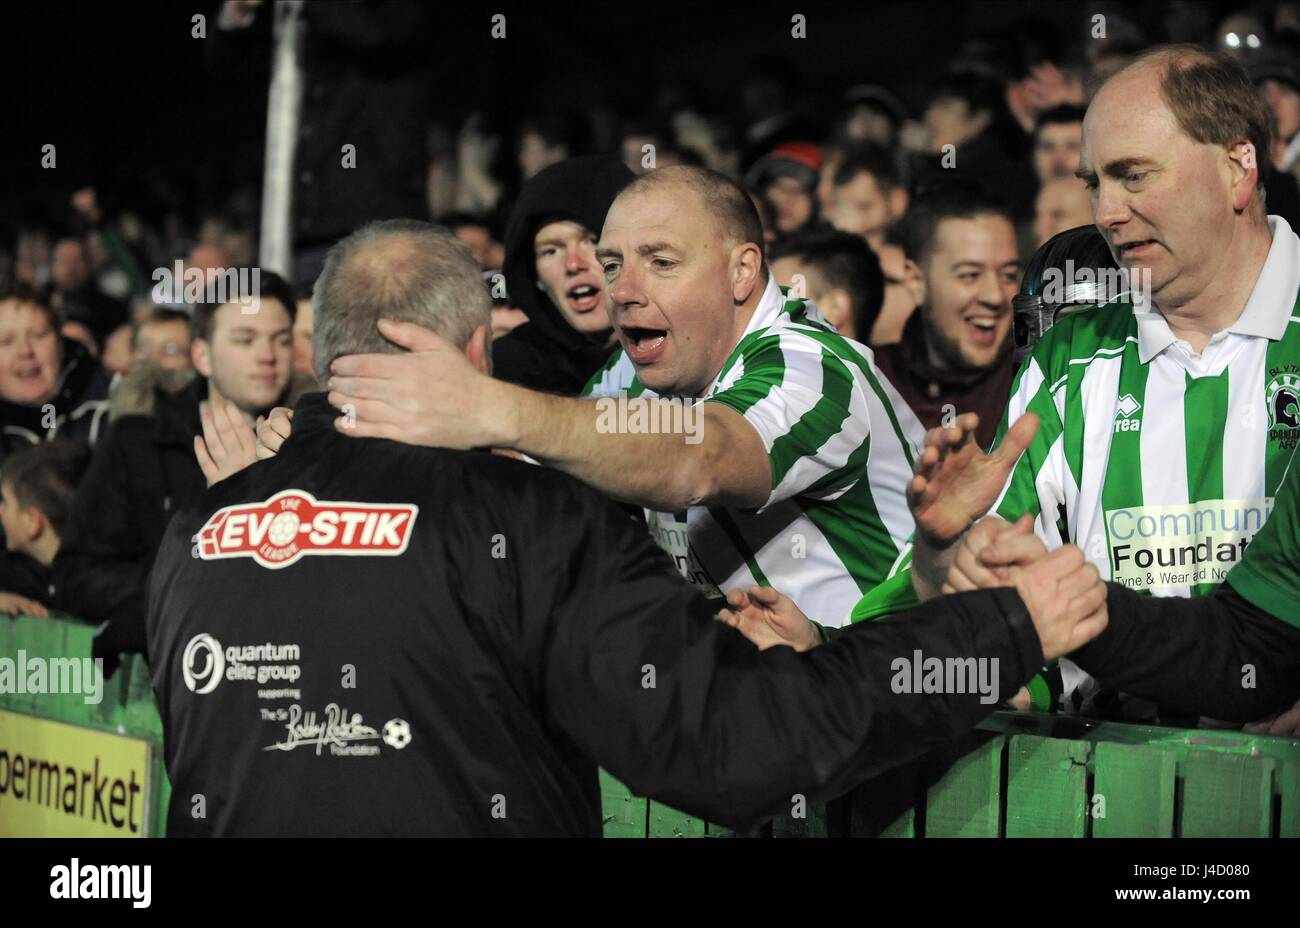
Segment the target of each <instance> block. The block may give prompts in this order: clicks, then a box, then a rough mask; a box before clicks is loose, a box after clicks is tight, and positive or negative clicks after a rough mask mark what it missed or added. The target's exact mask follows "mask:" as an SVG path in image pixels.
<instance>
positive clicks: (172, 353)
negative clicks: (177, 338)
mask: <svg viewBox="0 0 1300 928" xmlns="http://www.w3.org/2000/svg"><path fill="white" fill-rule="evenodd" d="M188 351H189V346H188V345H182V344H180V343H179V342H164V343H163V344H161V345H158V346H157V347H155V348H150V347H148V346H145V345H137V346H136V348H135V359H136V360H137V361H152V360H161V359H162V358H175V357H179V356H180V355H183V354H185V353H186V352H188Z"/></svg>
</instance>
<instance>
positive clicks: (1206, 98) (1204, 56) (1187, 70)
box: [1092, 45, 1273, 191]
mask: <svg viewBox="0 0 1300 928" xmlns="http://www.w3.org/2000/svg"><path fill="white" fill-rule="evenodd" d="M1154 104H1160V106H1159V107H1157V106H1155V105H1154ZM1092 105H1093V106H1094V107H1101V106H1127V107H1129V108H1131V109H1135V110H1137V109H1139V108H1146V109H1147V110H1148V113H1150V114H1154V113H1156V112H1158V111H1159V109H1161V108H1163V109H1166V110H1168V112H1169V114H1170V116H1171V117H1172V118H1173V120H1174V122H1175V123H1176V124H1177V126H1178V127H1179V129H1181V130H1182V131H1183V132H1184V133H1186V134H1187V135H1188V136H1190V137H1191V138H1192V139H1194V140H1195V141H1197V142H1200V143H1202V144H1207V145H1219V146H1229V145H1233V144H1236V143H1239V142H1242V141H1246V142H1249V143H1250V144H1251V145H1252V146H1254V154H1255V157H1254V160H1255V163H1256V165H1257V169H1258V172H1259V178H1258V183H1257V187H1258V189H1259V190H1260V191H1262V190H1263V189H1264V179H1265V177H1266V176H1267V172H1268V170H1269V152H1270V150H1271V147H1272V140H1273V139H1272V124H1271V121H1270V117H1269V112H1268V104H1267V103H1266V102H1265V101H1264V99H1263V97H1262V96H1261V95H1260V94H1259V93H1258V92H1257V91H1256V90H1255V87H1254V85H1253V84H1252V83H1251V81H1250V77H1249V76H1248V75H1247V73H1246V71H1245V69H1244V68H1242V66H1241V65H1240V64H1238V63H1237V62H1236V61H1234V60H1233V59H1231V58H1229V57H1228V56H1226V55H1221V54H1215V53H1212V52H1208V51H1206V50H1205V49H1203V48H1200V47H1199V46H1196V45H1158V46H1156V47H1154V48H1151V49H1148V50H1147V51H1145V52H1143V53H1142V54H1141V55H1138V56H1137V57H1136V58H1135V59H1134V60H1133V61H1132V62H1131V63H1130V64H1128V65H1127V66H1126V67H1124V68H1123V69H1121V70H1120V71H1118V72H1116V73H1115V74H1114V75H1113V76H1112V77H1111V78H1110V79H1109V80H1107V81H1106V82H1105V83H1104V84H1102V85H1101V88H1100V89H1099V90H1098V92H1097V95H1096V96H1095V97H1094V99H1093V103H1092Z"/></svg>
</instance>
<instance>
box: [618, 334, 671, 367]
mask: <svg viewBox="0 0 1300 928" xmlns="http://www.w3.org/2000/svg"><path fill="white" fill-rule="evenodd" d="M623 338H624V345H625V347H626V350H627V356H628V357H629V358H631V359H632V362H633V363H635V364H647V363H649V362H650V361H653V360H655V359H656V358H657V357H659V355H661V354H662V353H663V350H664V345H665V344H667V342H668V330H667V329H644V328H640V327H637V326H631V327H628V328H624V329H623Z"/></svg>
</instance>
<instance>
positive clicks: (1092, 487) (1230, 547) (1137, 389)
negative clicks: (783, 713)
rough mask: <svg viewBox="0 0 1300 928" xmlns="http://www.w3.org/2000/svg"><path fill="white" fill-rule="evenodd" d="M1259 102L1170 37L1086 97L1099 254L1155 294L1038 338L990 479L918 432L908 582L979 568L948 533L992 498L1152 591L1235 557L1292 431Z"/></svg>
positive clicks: (974, 538) (1281, 228)
mask: <svg viewBox="0 0 1300 928" xmlns="http://www.w3.org/2000/svg"><path fill="white" fill-rule="evenodd" d="M1171 100H1173V101H1177V102H1176V103H1172V104H1171V103H1170V102H1169V101H1171ZM1260 106H1262V104H1260V103H1259V101H1258V98H1257V97H1256V96H1255V95H1254V94H1252V93H1251V91H1250V85H1249V82H1248V80H1247V79H1246V78H1245V75H1244V72H1240V69H1239V68H1237V67H1236V66H1235V65H1232V64H1229V63H1227V62H1226V61H1224V60H1222V59H1217V58H1214V57H1211V56H1209V55H1208V54H1207V53H1205V52H1203V51H1200V50H1195V49H1177V48H1176V49H1172V50H1170V49H1166V50H1157V51H1156V52H1155V53H1154V54H1150V55H1148V56H1145V57H1143V58H1142V59H1139V60H1138V61H1137V62H1135V64H1133V65H1131V66H1130V67H1129V68H1128V69H1126V70H1125V71H1122V72H1120V73H1119V74H1118V75H1116V76H1115V77H1113V78H1111V80H1110V81H1109V82H1108V83H1107V84H1106V85H1104V86H1103V88H1102V89H1101V91H1100V92H1099V93H1098V94H1097V96H1096V97H1095V98H1094V100H1093V103H1092V105H1091V107H1090V109H1089V111H1088V116H1087V118H1086V120H1085V123H1084V130H1085V132H1084V154H1083V159H1082V167H1081V170H1080V174H1081V176H1082V177H1083V178H1084V179H1085V181H1087V183H1088V184H1089V186H1090V187H1091V188H1092V189H1093V190H1094V216H1095V219H1096V223H1097V226H1098V228H1099V229H1100V230H1101V232H1102V233H1103V234H1104V235H1105V236H1106V238H1107V240H1108V242H1109V244H1110V246H1111V249H1112V252H1113V253H1115V255H1116V257H1117V259H1118V260H1119V261H1120V263H1121V265H1122V266H1124V267H1126V268H1129V269H1131V270H1141V271H1143V272H1145V273H1149V274H1150V285H1151V293H1152V297H1153V299H1152V301H1151V303H1150V304H1148V303H1147V302H1146V301H1144V299H1142V297H1141V294H1139V295H1138V298H1137V299H1135V300H1134V302H1133V303H1128V302H1116V303H1112V304H1108V305H1106V306H1102V307H1099V308H1097V309H1095V310H1090V311H1088V312H1084V313H1080V314H1078V315H1075V316H1071V317H1068V318H1066V319H1065V320H1064V321H1062V322H1060V323H1058V324H1057V325H1056V326H1054V327H1053V328H1052V329H1051V330H1050V331H1049V332H1048V333H1047V334H1046V335H1045V336H1044V338H1043V340H1042V341H1041V342H1040V343H1039V345H1038V346H1037V347H1036V349H1035V351H1034V353H1033V355H1032V356H1031V357H1030V358H1029V359H1028V360H1027V361H1026V362H1025V365H1024V367H1023V368H1022V370H1021V371H1020V373H1019V375H1018V377H1017V381H1016V384H1015V385H1014V387H1013V393H1012V398H1011V401H1010V403H1009V405H1008V409H1007V415H1006V418H1005V419H1004V421H1003V423H1002V428H1001V431H1000V434H999V442H1001V441H1002V440H1003V438H1004V436H1005V435H1006V434H1007V432H1008V430H1009V429H1010V427H1011V425H1012V424H1013V423H1015V422H1017V420H1019V419H1020V417H1021V416H1022V415H1023V414H1025V413H1034V414H1035V415H1036V416H1037V418H1038V419H1039V420H1040V427H1039V429H1038V432H1037V435H1036V436H1035V437H1034V438H1033V440H1032V442H1031V443H1030V444H1029V447H1028V449H1027V450H1026V451H1025V453H1024V454H1023V456H1021V457H1020V458H1019V460H1018V462H1015V466H1014V470H1012V471H1011V473H1010V476H1009V478H1008V479H1006V481H1005V484H1004V485H1003V482H1002V481H1003V477H1002V475H1004V474H1005V470H1004V469H1000V468H999V467H997V466H990V462H991V461H992V460H993V459H992V458H988V457H983V456H979V455H977V454H974V453H972V452H971V450H970V449H969V445H967V446H966V447H965V448H960V444H961V443H962V442H966V441H967V440H968V439H967V438H966V437H965V436H962V437H961V438H960V439H957V444H954V443H953V440H954V439H955V438H956V435H955V434H951V435H947V436H944V435H932V436H931V437H930V440H929V442H928V443H929V444H933V445H934V446H935V448H936V449H938V450H937V452H936V451H935V450H927V457H926V458H925V459H924V461H923V462H922V466H921V467H920V468H919V470H918V474H919V476H918V478H917V479H916V481H914V483H913V485H912V488H911V492H912V494H913V513H914V515H916V517H917V522H918V532H917V543H916V546H915V549H914V551H913V556H914V560H913V564H912V570H913V573H912V581H913V585H914V586H915V587H916V590H917V592H918V593H920V594H921V595H922V596H925V595H928V594H931V593H933V592H937V591H938V590H939V589H941V588H944V586H945V584H946V585H947V587H948V588H952V589H965V588H967V585H968V584H972V583H978V582H979V581H980V580H982V579H984V577H983V576H981V574H982V573H983V571H984V569H985V568H983V567H982V566H981V565H980V563H979V560H978V551H979V548H980V547H981V545H982V543H983V542H982V538H983V537H984V536H985V533H984V532H982V531H981V530H979V529H977V530H976V531H974V532H971V533H970V534H969V535H968V536H967V537H966V541H965V543H964V545H956V544H953V542H954V541H955V539H956V538H958V537H960V536H961V535H962V534H963V532H964V528H965V526H967V525H969V524H971V522H972V521H973V520H975V519H978V518H979V517H980V516H981V515H982V514H983V512H984V511H986V510H987V509H988V508H989V503H990V502H991V503H992V511H993V512H994V513H996V514H997V515H998V516H1000V517H1002V518H1004V519H1014V518H1016V517H1018V516H1021V515H1022V514H1026V513H1029V514H1032V515H1033V516H1034V518H1035V520H1036V521H1035V528H1036V530H1037V532H1038V533H1039V534H1040V535H1041V536H1042V537H1043V538H1044V539H1045V540H1046V541H1048V542H1049V545H1053V544H1060V543H1061V542H1062V541H1073V542H1075V543H1077V544H1078V545H1079V546H1080V547H1081V548H1083V550H1084V552H1085V554H1086V555H1087V557H1088V558H1089V560H1090V561H1092V562H1093V563H1094V564H1096V565H1097V567H1098V568H1099V570H1100V571H1101V573H1102V576H1103V577H1108V578H1110V579H1112V580H1114V581H1115V582H1119V583H1123V584H1125V585H1127V586H1129V587H1132V588H1135V589H1139V590H1143V591H1146V592H1149V593H1151V594H1154V595H1181V596H1187V595H1199V594H1203V593H1206V592H1208V591H1211V590H1213V589H1214V588H1215V587H1216V586H1217V585H1218V584H1219V583H1220V582H1221V581H1222V580H1223V578H1224V577H1225V576H1226V575H1227V573H1228V571H1229V570H1230V569H1231V568H1232V567H1233V566H1234V565H1235V564H1236V563H1237V562H1238V561H1240V560H1241V556H1242V552H1243V551H1244V549H1245V547H1246V545H1247V544H1249V542H1250V539H1251V538H1252V537H1253V536H1254V534H1255V532H1257V531H1258V530H1259V529H1260V527H1261V526H1262V525H1263V523H1264V521H1265V520H1266V519H1267V518H1268V515H1269V513H1270V511H1271V509H1272V497H1273V495H1274V493H1275V492H1276V490H1277V486H1278V483H1279V481H1280V480H1281V477H1282V475H1283V473H1284V470H1285V467H1286V463H1287V461H1288V460H1289V458H1290V456H1291V453H1292V451H1293V450H1294V448H1295V446H1296V441H1297V438H1300V238H1297V236H1296V234H1295V233H1294V232H1293V231H1292V230H1291V229H1290V227H1289V226H1288V225H1287V224H1286V222H1285V221H1284V220H1282V219H1280V218H1279V217H1276V216H1272V217H1267V216H1266V214H1265V210H1264V203H1263V197H1262V184H1261V175H1260V166H1261V165H1263V164H1265V163H1266V162H1265V160H1264V158H1263V155H1262V154H1261V155H1260V160H1258V161H1257V160H1256V152H1260V153H1263V152H1266V151H1268V123H1267V119H1266V117H1264V116H1262V115H1261V113H1260V111H1259V107H1260ZM1225 112H1226V113H1227V114H1229V115H1228V116H1226V117H1225V115H1224V114H1225ZM1018 431H1019V432H1021V433H1023V431H1024V427H1023V426H1021V427H1018ZM1013 444H1014V443H1013ZM995 456H996V455H995ZM1007 457H1008V456H1006V455H1004V456H1003V457H1002V459H1001V461H1000V462H998V463H1002V464H1006V465H1010V464H1011V463H1012V460H1008V459H1007ZM998 486H1001V490H1000V492H999V491H998V490H997V489H996V488H997V487H998ZM954 554H955V555H956V556H955V558H954ZM897 604H899V603H896V604H895V605H897ZM878 606H879V603H875V604H870V605H869V606H868V607H867V608H860V609H859V610H858V613H857V614H858V616H860V617H861V616H864V615H865V614H866V613H868V612H872V611H877V609H878ZM1062 672H1063V677H1064V684H1065V688H1066V690H1067V691H1069V690H1071V689H1073V688H1074V687H1075V686H1077V685H1078V684H1080V683H1082V682H1083V680H1084V679H1085V677H1084V675H1082V673H1081V672H1078V671H1077V669H1075V668H1072V666H1071V665H1069V664H1068V662H1065V661H1063V662H1062Z"/></svg>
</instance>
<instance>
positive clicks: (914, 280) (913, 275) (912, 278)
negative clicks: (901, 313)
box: [903, 258, 925, 306]
mask: <svg viewBox="0 0 1300 928" xmlns="http://www.w3.org/2000/svg"><path fill="white" fill-rule="evenodd" d="M903 286H904V287H906V288H907V292H908V293H910V294H912V299H914V300H915V301H916V305H917V306H920V305H921V304H922V303H924V302H925V275H924V274H922V273H921V265H919V264H917V263H916V262H915V261H913V260H912V259H911V258H907V259H906V260H905V261H904V262H903Z"/></svg>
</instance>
